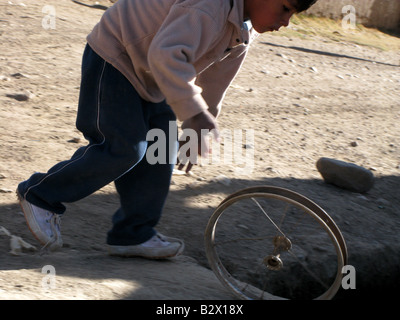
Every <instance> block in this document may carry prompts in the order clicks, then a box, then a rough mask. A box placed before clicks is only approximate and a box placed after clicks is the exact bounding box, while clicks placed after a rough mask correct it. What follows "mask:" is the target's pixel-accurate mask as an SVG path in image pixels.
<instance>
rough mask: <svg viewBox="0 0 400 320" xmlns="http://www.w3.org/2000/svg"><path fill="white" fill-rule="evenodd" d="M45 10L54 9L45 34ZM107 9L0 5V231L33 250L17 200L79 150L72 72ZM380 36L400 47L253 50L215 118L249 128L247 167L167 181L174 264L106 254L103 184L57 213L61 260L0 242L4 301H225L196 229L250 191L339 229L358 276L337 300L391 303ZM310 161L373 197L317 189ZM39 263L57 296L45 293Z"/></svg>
mask: <svg viewBox="0 0 400 320" xmlns="http://www.w3.org/2000/svg"><path fill="white" fill-rule="evenodd" d="M90 2H92V3H93V1H86V3H90ZM101 3H103V4H105V5H109V4H110V3H109V2H107V1H103V2H101ZM45 6H53V8H54V9H55V10H56V11H55V13H56V15H55V23H56V24H55V25H53V26H52V25H50V24H49V23H48V22H49V20H46V15H48V14H49V11H47V9H49V8H51V7H45ZM103 12H104V11H103V10H99V9H94V8H88V7H83V6H79V5H77V4H75V3H73V2H71V1H70V0H57V1H50V0H48V1H33V0H10V1H5V0H4V1H2V2H1V4H0V26H1V28H0V40H1V45H0V52H1V53H0V141H1V143H0V159H1V161H0V226H2V227H4V228H5V229H7V230H8V231H9V232H10V233H11V234H13V235H15V236H18V237H21V238H22V239H23V240H25V241H26V242H28V243H29V244H31V245H34V246H37V242H36V241H35V239H34V238H33V236H32V235H31V234H30V232H29V230H28V228H27V227H26V223H25V220H24V217H23V215H22V213H21V211H20V208H19V206H18V204H17V201H16V197H15V193H14V191H15V188H16V186H17V184H18V183H19V182H20V181H22V180H24V179H26V178H28V177H29V176H30V175H31V174H32V173H33V172H36V171H39V172H44V171H47V169H49V168H50V167H51V166H52V165H54V164H55V163H57V162H59V161H61V160H66V159H68V158H69V157H70V156H71V155H72V154H73V152H74V151H75V150H76V149H77V148H78V147H80V146H83V145H85V141H84V138H83V137H82V136H81V135H80V133H79V132H78V131H77V130H76V129H75V126H74V124H75V115H76V109H77V100H78V94H79V82H80V63H81V57H82V52H83V49H84V46H85V43H86V42H85V38H86V35H87V34H88V33H89V32H90V30H91V29H92V28H93V26H94V25H95V24H96V22H97V21H98V20H99V19H100V17H101V15H102V14H103ZM43 19H44V20H43ZM52 27H54V28H52ZM352 32H357V31H352ZM343 34H344V35H345V32H344V31H343ZM377 34H379V36H378V37H381V38H380V39H381V41H382V42H385V41H387V39H389V38H390V41H391V42H393V43H395V44H396V45H397V49H396V47H395V49H391V50H381V49H379V48H377V47H374V46H364V45H361V44H355V43H354V42H350V41H346V39H345V37H343V39H342V40H341V41H337V40H336V41H333V40H332V39H329V38H326V37H322V36H318V35H305V36H303V37H288V36H282V35H278V34H276V33H274V34H265V35H261V36H260V37H259V38H258V39H256V41H255V42H254V45H253V46H252V48H251V50H250V53H249V56H248V59H247V60H246V62H245V64H244V66H243V70H242V72H241V73H240V74H239V76H238V77H237V78H236V79H235V81H234V83H233V84H232V86H231V88H230V90H229V92H228V94H227V96H226V99H225V104H224V107H223V111H222V114H221V116H220V119H219V124H220V127H221V129H224V130H227V132H234V129H240V130H243V132H245V131H244V130H247V129H251V130H254V131H253V132H254V141H250V142H247V141H244V142H243V150H242V151H243V153H246V152H248V154H250V155H251V158H250V160H248V161H247V162H246V166H245V169H246V170H238V168H242V169H243V165H242V164H240V163H236V162H235V161H233V163H231V164H227V163H224V162H222V163H212V164H209V163H203V164H202V166H197V167H196V168H194V170H193V173H194V174H195V175H196V177H194V176H185V175H174V177H173V184H172V186H171V192H170V196H169V199H168V201H167V204H166V207H165V212H164V215H163V217H162V220H161V222H160V224H159V227H158V229H159V231H160V232H163V233H165V234H167V235H173V236H176V237H180V238H182V239H184V240H185V243H186V250H185V253H184V256H181V257H179V258H177V259H175V260H171V261H147V260H143V259H120V258H115V257H109V256H108V255H107V253H106V249H105V246H104V244H105V237H106V232H107V231H108V230H109V228H110V226H111V217H112V215H113V213H114V212H115V210H116V209H117V208H118V196H117V195H116V193H115V189H114V186H113V185H112V184H110V185H108V186H106V187H104V188H103V189H101V190H99V191H98V192H96V193H95V194H93V195H92V196H89V197H87V198H85V199H82V200H81V201H79V202H76V203H72V204H67V208H68V210H67V213H66V214H65V215H64V218H63V222H62V234H63V239H64V242H65V244H64V248H63V249H62V250H61V251H59V252H56V253H51V254H49V253H42V252H29V251H25V252H23V254H20V255H13V254H11V253H10V243H9V236H7V235H5V234H4V233H3V234H2V233H0V299H110V300H113V299H199V300H202V299H233V298H234V297H233V296H232V295H231V294H230V293H229V292H228V291H227V290H225V288H223V287H222V285H221V284H220V283H219V281H218V280H217V279H216V278H215V276H214V274H213V272H212V271H211V270H210V269H209V268H208V263H207V260H206V256H205V249H204V243H203V237H204V230H205V228H206V225H207V221H208V219H209V217H210V216H211V214H212V213H213V211H214V210H215V208H216V207H217V206H218V204H219V203H220V202H221V201H222V200H223V199H224V198H225V197H226V196H228V195H229V194H231V193H233V192H235V191H238V190H240V189H243V188H247V187H252V186H259V185H274V186H279V187H284V188H288V189H291V190H293V191H296V192H298V193H301V194H303V195H304V196H306V197H308V198H310V199H311V200H313V201H314V202H316V203H317V204H319V205H320V206H321V207H322V208H324V209H325V210H326V211H327V212H328V213H329V214H330V215H331V217H332V218H333V220H334V221H335V222H336V224H337V225H338V227H339V228H340V230H341V231H342V233H343V236H344V238H345V240H346V243H347V247H348V252H349V264H351V265H353V266H354V267H355V270H356V272H357V282H356V285H357V287H356V290H350V291H351V292H350V291H344V290H341V291H340V292H339V294H338V297H339V298H340V297H341V298H343V299H355V298H357V297H363V298H365V297H367V298H376V297H384V296H386V295H388V294H389V293H390V290H391V289H393V288H395V287H396V286H397V285H398V283H399V279H400V245H399V243H400V232H399V231H400V209H399V208H400V197H399V195H400V140H399V137H400V126H399V121H400V102H399V101H400V99H399V98H400V96H399V92H400V91H399V90H400V72H399V71H400V54H399V50H400V40H399V39H398V38H395V37H389V36H388V35H385V34H383V33H377ZM20 93H22V94H25V95H24V96H23V97H25V98H22V100H25V101H19V100H21V99H19V97H20V96H18V95H17V94H20ZM18 99H19V100H18ZM320 157H330V158H335V159H339V160H344V161H348V162H352V163H354V164H357V165H360V166H363V167H365V168H367V169H370V170H372V172H373V174H374V176H375V184H374V187H373V188H372V189H371V190H370V191H369V192H368V193H366V194H358V193H353V192H350V191H346V190H343V189H340V188H337V187H335V186H332V185H328V184H326V183H324V181H323V180H322V178H321V176H320V174H319V172H318V171H317V169H316V166H315V163H316V161H317V160H318V159H319V158H320ZM199 177H200V178H199ZM251 223H252V221H242V222H241V224H243V225H246V226H247V227H249V226H250V228H251ZM323 261H324V259H323V257H321V263H323ZM48 265H51V266H54V268H55V271H56V275H57V276H56V287H55V288H53V287H51V288H49V286H43V285H42V284H43V281H45V280H46V275H47V273H46V271H45V270H46V269H43V267H45V266H48ZM298 280H299V281H300V280H301V279H298ZM45 284H47V285H49V284H50V282H48V283H47V282H46V283H45Z"/></svg>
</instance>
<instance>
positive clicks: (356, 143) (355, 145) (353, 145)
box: [350, 141, 358, 147]
mask: <svg viewBox="0 0 400 320" xmlns="http://www.w3.org/2000/svg"><path fill="white" fill-rule="evenodd" d="M350 145H351V146H352V147H357V146H358V142H357V141H352V142H350Z"/></svg>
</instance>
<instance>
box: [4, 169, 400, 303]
mask: <svg viewBox="0 0 400 320" xmlns="http://www.w3.org/2000/svg"><path fill="white" fill-rule="evenodd" d="M186 178H187V179H191V178H189V177H186ZM186 178H182V179H186ZM257 185H274V186H279V187H284V188H288V189H291V190H293V191H296V192H298V193H301V194H303V195H304V196H306V197H308V198H310V199H311V200H313V201H314V202H316V203H317V204H319V205H320V206H321V207H322V208H323V209H325V210H326V211H327V212H328V213H329V214H330V215H331V217H332V218H333V220H334V221H335V222H336V224H337V225H338V227H339V228H340V230H341V231H342V233H343V235H344V238H345V240H346V243H347V247H348V252H349V264H351V265H353V266H354V267H355V270H356V290H340V291H339V293H338V295H337V297H336V299H357V298H362V299H365V298H371V299H380V298H386V297H387V298H390V297H392V296H391V294H392V292H393V291H394V289H397V285H398V283H399V280H400V254H399V253H400V245H399V242H400V241H399V240H400V232H399V231H400V219H399V215H400V209H399V208H400V199H399V197H398V195H399V191H400V177H399V176H383V177H378V178H376V182H375V185H374V187H373V189H372V190H371V191H369V192H368V193H367V194H357V193H352V192H349V191H346V190H342V189H339V188H336V187H334V186H331V185H328V184H325V183H324V182H323V181H321V180H318V179H316V180H300V179H280V178H265V179H263V180H259V181H254V180H246V179H233V180H231V181H230V184H229V185H223V184H221V183H220V182H217V181H213V182H210V181H208V182H201V183H199V184H195V185H194V186H191V187H183V186H182V187H181V188H175V189H176V190H171V193H170V196H169V199H168V201H167V204H166V207H165V213H164V216H163V218H162V220H161V222H160V225H159V230H160V231H161V232H163V233H166V234H168V235H172V236H176V237H180V238H183V239H184V240H185V243H186V251H185V256H183V257H180V258H178V259H176V260H173V261H161V262H155V261H147V260H144V259H122V258H116V257H109V256H108V255H107V253H106V250H105V247H104V243H105V237H106V232H107V231H108V229H109V228H110V225H111V223H110V221H111V216H112V214H113V212H114V211H115V210H116V209H117V207H118V196H117V195H116V194H115V193H112V192H111V193H110V192H104V193H102V192H101V191H99V192H98V193H96V194H94V195H92V196H90V197H87V198H86V199H83V200H81V201H79V202H76V203H73V204H68V205H67V208H68V211H67V213H66V215H65V217H64V219H63V225H62V230H63V238H64V242H65V245H64V248H63V249H62V250H61V252H57V253H53V254H40V253H26V254H24V255H21V256H12V255H11V254H10V253H9V250H10V248H9V243H8V241H7V239H6V237H5V236H0V240H1V241H0V275H1V277H2V278H4V277H7V276H10V274H9V273H7V272H9V271H18V270H19V271H20V273H19V275H21V276H24V271H26V272H28V273H29V270H34V271H35V272H36V273H37V274H39V275H41V274H40V272H41V268H42V267H43V266H45V265H54V266H55V268H56V270H57V275H60V276H63V277H67V278H71V279H72V278H74V279H79V281H77V283H78V284H77V286H78V287H76V288H75V289H74V290H78V291H79V290H81V291H80V292H82V290H83V291H85V290H90V287H91V286H93V284H95V283H106V284H107V280H110V279H112V280H113V281H115V280H117V281H122V283H121V282H119V286H124V285H125V287H126V288H125V289H126V290H122V289H121V288H120V289H121V290H116V291H117V293H116V294H114V295H113V296H112V297H111V298H115V299H207V298H208V299H232V298H233V297H232V296H231V295H230V293H228V292H227V291H226V290H225V289H224V288H223V287H222V286H221V284H220V283H219V282H218V280H217V279H216V278H215V277H214V275H213V274H212V272H211V271H210V270H209V269H208V263H207V260H206V256H205V251H204V244H203V234H204V230H205V227H206V224H207V222H208V219H209V217H210V216H211V214H212V212H213V211H214V209H215V207H216V202H215V198H214V201H211V200H210V201H209V202H208V199H211V198H212V197H211V196H214V197H215V195H219V199H217V200H218V201H220V200H222V199H224V197H226V196H227V195H229V194H231V193H233V192H235V191H238V190H240V189H243V188H247V187H251V186H257ZM11 198H12V197H11ZM200 202H201V203H203V204H204V205H201V206H199V203H200ZM0 226H3V227H5V228H6V229H7V230H9V231H10V232H11V233H12V234H14V235H17V236H20V237H22V238H24V239H25V240H26V241H28V242H29V243H32V244H36V241H35V240H34V239H33V237H32V236H31V234H30V232H29V231H28V229H27V227H26V224H25V221H24V218H23V216H22V214H21V212H20V209H19V206H18V205H17V203H16V201H15V202H13V199H10V204H9V205H6V206H3V207H0ZM323 262H324V261H321V263H323ZM6 271H7V272H6ZM29 276H30V275H28V276H27V277H28V278H29ZM41 276H42V277H43V275H41ZM12 277H15V274H14V273H12ZM39 279H40V278H39ZM4 280H5V279H3V281H4ZM12 280H13V283H14V287H15V286H18V281H17V279H15V278H14V279H12ZM15 281H17V282H15ZM85 281H86V282H85ZM132 281H133V282H134V283H135V285H133V287H132V284H129V285H127V283H128V282H132ZM299 281H301V279H299ZM89 282H90V283H89ZM0 283H1V282H0ZM3 283H4V282H3ZM85 283H86V285H87V288H85ZM113 285H115V283H114V284H113ZM73 287H74V285H72V284H70V288H73ZM14 289H15V288H14ZM19 289H20V291H21V296H22V297H23V295H24V292H29V290H30V286H29V285H25V284H23V283H21V284H20V288H19ZM2 290H3V291H2ZM24 290H27V291H24ZM65 290H66V292H68V288H65ZM304 290H307V284H305V285H304ZM6 291H7V288H5V287H4V284H3V288H2V287H1V286H0V296H1V295H3V294H4V293H5V292H6ZM113 292H114V291H113ZM66 296H68V294H66ZM87 296H90V292H89V293H88V294H87ZM72 297H74V295H72ZM97 297H100V298H102V297H101V295H100V296H98V295H97ZM4 298H5V299H7V296H5V297H4ZM103 298H104V297H103Z"/></svg>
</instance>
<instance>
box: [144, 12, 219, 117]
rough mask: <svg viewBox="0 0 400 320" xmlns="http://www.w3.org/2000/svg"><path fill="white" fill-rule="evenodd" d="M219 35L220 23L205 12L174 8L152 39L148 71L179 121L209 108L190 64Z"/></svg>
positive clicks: (202, 53) (203, 52)
mask: <svg viewBox="0 0 400 320" xmlns="http://www.w3.org/2000/svg"><path fill="white" fill-rule="evenodd" d="M220 32H221V26H220V24H219V23H218V22H217V21H215V20H214V19H213V17H212V16H211V15H210V14H208V13H207V12H205V11H203V10H201V9H198V8H187V7H185V6H182V5H174V6H172V7H171V11H170V13H169V14H168V16H167V18H166V20H165V21H164V22H163V25H162V26H161V28H160V30H159V31H158V32H157V34H156V35H155V36H154V38H153V40H152V43H151V45H150V48H149V52H148V63H149V66H150V72H151V73H152V75H153V77H154V79H155V81H156V83H157V85H158V86H159V88H160V89H161V91H162V92H163V94H164V96H165V97H166V101H167V103H168V104H169V105H170V106H171V108H172V109H173V110H174V112H175V114H176V116H177V117H178V119H179V120H182V121H184V120H186V119H188V118H190V117H192V116H194V115H196V114H198V113H200V112H202V111H203V110H206V109H208V103H207V102H206V100H205V99H204V96H203V95H202V91H203V90H202V88H201V86H200V85H199V83H196V76H197V73H196V70H195V68H194V66H193V63H194V62H195V61H196V60H197V59H198V58H199V57H201V56H202V55H204V54H205V53H206V52H207V50H208V49H209V48H210V47H211V46H212V45H213V43H214V42H215V41H216V39H217V36H218V35H219V34H220ZM203 85H204V83H203ZM207 91H208V90H207ZM206 99H208V98H207V97H206Z"/></svg>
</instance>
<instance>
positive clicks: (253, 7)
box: [244, 0, 297, 33]
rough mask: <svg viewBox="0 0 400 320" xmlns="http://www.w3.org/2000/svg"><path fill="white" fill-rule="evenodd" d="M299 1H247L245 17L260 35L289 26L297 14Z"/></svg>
mask: <svg viewBox="0 0 400 320" xmlns="http://www.w3.org/2000/svg"><path fill="white" fill-rule="evenodd" d="M296 1H297V0H245V2H244V17H245V18H249V19H250V20H251V23H252V25H253V28H254V29H255V30H256V31H257V32H258V33H264V32H267V31H275V30H279V28H280V27H282V26H287V25H288V24H289V20H290V18H291V16H292V15H293V13H295V12H296V8H295V4H296Z"/></svg>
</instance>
